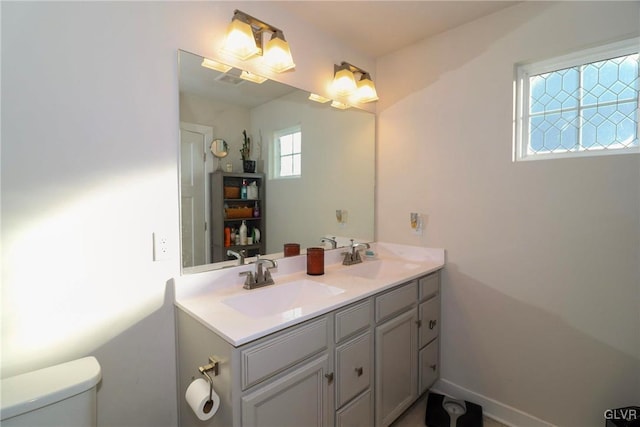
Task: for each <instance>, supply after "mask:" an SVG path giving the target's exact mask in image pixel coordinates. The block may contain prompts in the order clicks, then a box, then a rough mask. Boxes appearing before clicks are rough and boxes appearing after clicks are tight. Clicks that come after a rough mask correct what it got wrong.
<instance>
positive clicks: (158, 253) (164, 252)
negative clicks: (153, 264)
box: [153, 233, 169, 261]
mask: <svg viewBox="0 0 640 427" xmlns="http://www.w3.org/2000/svg"><path fill="white" fill-rule="evenodd" d="M167 258H169V239H168V238H167V236H165V235H164V234H159V233H153V260H154V261H161V260H163V259H167Z"/></svg>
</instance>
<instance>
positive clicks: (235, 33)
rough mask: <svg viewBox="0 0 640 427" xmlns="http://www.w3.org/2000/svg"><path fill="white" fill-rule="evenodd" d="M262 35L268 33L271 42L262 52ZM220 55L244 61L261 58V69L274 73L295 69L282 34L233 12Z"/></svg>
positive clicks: (258, 21) (263, 23) (272, 27)
mask: <svg viewBox="0 0 640 427" xmlns="http://www.w3.org/2000/svg"><path fill="white" fill-rule="evenodd" d="M265 32H270V33H271V39H270V40H269V41H268V42H267V43H266V44H265V45H264V48H263V43H262V35H263V33H265ZM222 51H223V52H225V53H227V54H230V55H232V56H234V57H236V58H238V59H240V60H243V61H246V60H247V59H250V58H253V57H254V56H256V55H262V63H263V65H264V66H265V67H267V68H269V69H270V70H271V71H274V72H276V73H282V72H283V71H287V70H290V69H292V68H294V67H295V66H296V64H294V62H293V57H292V56H291V49H290V48H289V43H287V41H286V40H285V38H284V33H283V32H282V30H280V29H278V28H276V27H274V26H273V25H270V24H267V23H266V22H263V21H261V20H259V19H256V18H254V17H253V16H250V15H247V14H246V13H244V12H242V11H240V10H235V11H234V12H233V18H232V19H231V23H230V24H229V27H228V28H227V34H226V38H225V41H224V46H223V48H222Z"/></svg>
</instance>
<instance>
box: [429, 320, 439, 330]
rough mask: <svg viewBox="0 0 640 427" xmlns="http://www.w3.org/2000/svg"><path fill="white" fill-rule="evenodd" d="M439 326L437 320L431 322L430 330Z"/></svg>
mask: <svg viewBox="0 0 640 427" xmlns="http://www.w3.org/2000/svg"><path fill="white" fill-rule="evenodd" d="M437 324H438V321H437V320H429V329H433V328H435V327H436V325H437Z"/></svg>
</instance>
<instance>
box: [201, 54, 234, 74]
mask: <svg viewBox="0 0 640 427" xmlns="http://www.w3.org/2000/svg"><path fill="white" fill-rule="evenodd" d="M201 65H202V66H203V67H205V68H210V69H212V70H216V71H220V72H221V73H226V72H227V71H229V70H230V69H232V68H233V67H232V66H230V65H227V64H223V63H222V62H218V61H214V60H213V59H208V58H204V59H203V60H202V64H201Z"/></svg>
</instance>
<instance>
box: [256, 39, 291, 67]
mask: <svg viewBox="0 0 640 427" xmlns="http://www.w3.org/2000/svg"><path fill="white" fill-rule="evenodd" d="M262 60H263V62H264V64H265V65H266V66H267V67H269V68H270V69H271V70H273V71H275V72H276V73H282V72H283V71H287V70H290V69H292V68H294V67H295V66H296V64H294V63H293V58H292V57H291V49H289V43H287V41H286V40H284V39H282V38H280V37H279V36H277V35H276V34H274V36H273V37H272V38H271V40H269V41H268V42H267V44H266V45H265V47H264V55H263V57H262Z"/></svg>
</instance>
